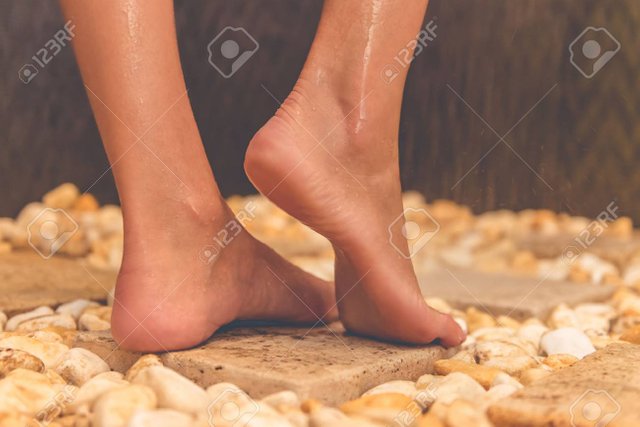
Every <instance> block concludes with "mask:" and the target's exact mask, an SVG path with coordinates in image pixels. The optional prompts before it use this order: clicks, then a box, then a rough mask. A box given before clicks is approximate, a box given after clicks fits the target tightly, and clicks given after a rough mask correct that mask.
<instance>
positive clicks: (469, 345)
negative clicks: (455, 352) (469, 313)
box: [460, 335, 477, 353]
mask: <svg viewBox="0 0 640 427" xmlns="http://www.w3.org/2000/svg"><path fill="white" fill-rule="evenodd" d="M476 343H477V341H476V339H475V337H472V336H471V335H467V337H466V338H465V339H464V341H462V343H461V344H460V348H461V349H464V350H469V351H473V352H474V353H475V348H476Z"/></svg>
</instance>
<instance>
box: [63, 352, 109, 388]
mask: <svg viewBox="0 0 640 427" xmlns="http://www.w3.org/2000/svg"><path fill="white" fill-rule="evenodd" d="M54 369H55V371H56V372H57V373H59V374H60V375H61V376H62V377H63V378H64V379H65V380H67V381H68V382H70V383H72V384H75V385H78V386H81V385H82V384H84V383H86V382H87V381H88V380H89V379H90V378H92V377H94V376H96V375H98V374H101V373H103V372H109V371H110V370H111V368H110V367H109V365H108V364H107V363H106V362H105V361H104V360H102V358H101V357H100V356H98V355H97V354H95V353H93V352H91V351H89V350H87V349H84V348H72V349H70V350H69V351H67V352H66V353H64V354H63V355H62V356H60V359H58V361H57V362H56V366H55V368H54Z"/></svg>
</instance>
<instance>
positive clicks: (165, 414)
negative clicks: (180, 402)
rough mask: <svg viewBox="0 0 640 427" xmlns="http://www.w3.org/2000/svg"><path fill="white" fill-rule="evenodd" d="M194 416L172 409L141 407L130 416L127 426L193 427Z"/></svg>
mask: <svg viewBox="0 0 640 427" xmlns="http://www.w3.org/2000/svg"><path fill="white" fill-rule="evenodd" d="M192 424H193V418H192V417H191V416H190V415H188V414H184V413H182V412H178V411H174V410H172V409H153V410H148V409H139V410H137V411H136V412H134V413H133V416H132V417H131V418H129V422H128V423H127V427H191V426H192Z"/></svg>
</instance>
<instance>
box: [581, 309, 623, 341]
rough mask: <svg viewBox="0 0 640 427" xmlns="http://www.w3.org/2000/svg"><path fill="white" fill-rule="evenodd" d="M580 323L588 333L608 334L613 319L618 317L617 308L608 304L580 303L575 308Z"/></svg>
mask: <svg viewBox="0 0 640 427" xmlns="http://www.w3.org/2000/svg"><path fill="white" fill-rule="evenodd" d="M574 312H575V313H576V317H577V318H578V324H579V325H580V329H582V330H583V331H584V332H585V333H586V334H587V335H591V334H595V335H606V334H607V333H608V332H609V330H610V329H611V321H612V320H613V319H614V318H615V317H616V315H617V314H616V311H615V309H614V308H613V307H612V306H610V305H608V304H596V303H591V304H580V305H578V306H577V307H575V308H574Z"/></svg>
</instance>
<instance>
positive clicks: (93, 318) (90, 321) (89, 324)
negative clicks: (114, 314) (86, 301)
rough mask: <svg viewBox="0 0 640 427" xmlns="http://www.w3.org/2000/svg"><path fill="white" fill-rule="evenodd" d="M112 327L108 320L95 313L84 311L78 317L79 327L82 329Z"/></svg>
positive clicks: (98, 329)
mask: <svg viewBox="0 0 640 427" xmlns="http://www.w3.org/2000/svg"><path fill="white" fill-rule="evenodd" d="M110 328H111V323H110V322H109V321H108V320H103V319H101V318H100V317H98V316H97V315H95V314H92V313H83V314H82V315H81V316H80V319H78V329H80V330H81V331H106V330H107V329H110Z"/></svg>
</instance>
